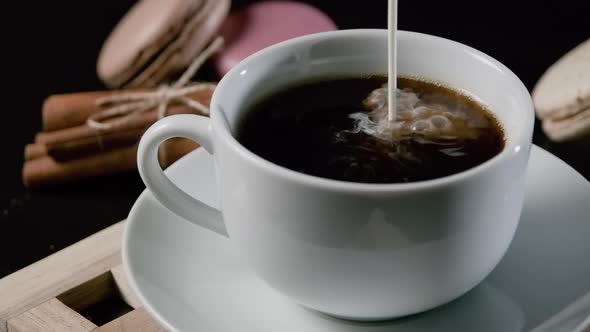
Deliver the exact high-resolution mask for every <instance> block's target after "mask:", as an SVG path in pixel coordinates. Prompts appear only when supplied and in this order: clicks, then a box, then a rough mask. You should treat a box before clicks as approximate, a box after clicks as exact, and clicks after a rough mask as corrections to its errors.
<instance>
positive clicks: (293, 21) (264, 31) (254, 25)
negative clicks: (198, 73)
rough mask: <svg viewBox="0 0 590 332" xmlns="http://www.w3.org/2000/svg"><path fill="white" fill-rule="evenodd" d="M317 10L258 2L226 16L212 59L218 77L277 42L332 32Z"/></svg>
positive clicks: (293, 4)
mask: <svg viewBox="0 0 590 332" xmlns="http://www.w3.org/2000/svg"><path fill="white" fill-rule="evenodd" d="M336 29H337V27H336V24H334V22H333V21H332V20H331V19H330V17H328V16H327V15H326V14H324V13H323V12H322V11H320V10H319V9H317V8H315V7H312V6H310V5H308V4H305V3H302V2H296V1H261V2H255V3H253V4H251V5H248V6H246V7H244V8H243V9H241V10H239V11H237V12H234V13H232V14H230V16H229V17H228V18H227V20H226V21H225V22H224V24H223V26H222V27H221V30H220V33H221V35H222V36H223V37H224V39H225V47H224V49H223V51H222V52H220V53H219V54H218V55H217V56H216V57H215V59H214V66H215V68H216V70H217V73H218V74H219V75H220V76H223V75H225V73H227V72H228V71H229V70H230V69H231V68H232V67H234V66H235V65H236V64H238V63H239V62H240V61H242V60H243V59H245V58H246V57H248V56H249V55H251V54H253V53H255V52H257V51H259V50H261V49H263V48H265V47H267V46H270V45H273V44H276V43H278V42H281V41H284V40H287V39H291V38H294V37H299V36H303V35H307V34H311V33H316V32H322V31H330V30H336Z"/></svg>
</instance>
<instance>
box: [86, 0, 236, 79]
mask: <svg viewBox="0 0 590 332" xmlns="http://www.w3.org/2000/svg"><path fill="white" fill-rule="evenodd" d="M230 4H231V3H230V0H140V1H139V2H137V3H136V4H135V5H134V6H133V8H131V10H130V11H129V12H128V13H127V14H126V15H125V16H124V17H123V18H122V19H121V21H120V22H119V23H118V24H117V26H116V27H115V29H114V30H113V32H112V33H111V34H110V36H109V37H108V38H107V40H106V41H105V43H104V45H103V47H102V50H101V52H100V55H99V57H98V62H97V73H98V76H99V77H100V79H101V80H102V81H103V82H104V83H105V84H106V85H107V86H110V87H155V86H157V85H159V84H161V83H162V82H164V81H165V80H166V79H169V78H170V76H172V75H173V74H175V73H177V72H179V71H180V70H183V69H184V68H186V67H187V66H188V65H189V64H190V63H191V61H192V60H193V59H194V58H195V57H196V56H197V55H198V54H199V53H200V52H201V51H202V50H203V49H204V48H205V47H206V46H207V44H208V43H209V42H210V41H211V40H212V39H213V38H214V37H215V36H216V35H217V32H218V30H219V28H220V27H221V24H222V23H223V21H224V20H225V18H226V16H227V14H228V12H229V9H230Z"/></svg>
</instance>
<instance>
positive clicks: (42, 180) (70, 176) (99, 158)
mask: <svg viewBox="0 0 590 332" xmlns="http://www.w3.org/2000/svg"><path fill="white" fill-rule="evenodd" d="M136 150H137V147H136V146H128V147H124V148H119V149H115V150H111V151H107V152H103V153H100V154H96V155H92V156H88V157H85V158H80V159H74V160H71V161H68V162H65V163H60V162H57V161H55V160H54V159H53V158H51V157H50V156H43V157H40V158H37V159H33V160H27V161H26V162H25V164H24V166H23V171H22V175H23V183H24V184H25V186H26V187H40V186H44V185H52V184H61V183H65V182H70V181H75V180H80V179H84V178H90V177H95V176H101V175H108V174H115V173H120V172H125V171H131V170H134V169H135V168H136V167H137V166H136V161H135V158H136V153H137V151H136Z"/></svg>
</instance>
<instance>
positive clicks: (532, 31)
mask: <svg viewBox="0 0 590 332" xmlns="http://www.w3.org/2000/svg"><path fill="white" fill-rule="evenodd" d="M399 1H400V4H399V10H400V13H401V15H400V17H399V27H400V29H404V30H413V31H419V32H425V33H430V34H434V35H438V36H443V37H447V38H450V39H454V40H457V41H459V42H462V43H465V44H468V45H470V46H473V47H475V48H478V49H480V50H481V51H483V52H485V53H487V54H489V55H491V56H493V57H495V58H496V59H498V60H499V61H501V62H503V63H504V64H505V65H507V66H508V67H509V68H511V69H512V70H513V71H514V72H515V73H516V74H517V75H518V76H519V77H520V78H521V79H522V81H523V82H524V83H525V84H526V85H527V87H529V89H532V87H533V86H534V84H535V82H536V81H537V79H538V78H539V77H540V75H541V74H542V73H543V71H544V70H545V69H546V68H547V67H548V66H549V65H550V64H552V63H553V62H554V61H555V60H557V59H558V58H559V57H560V56H561V55H562V54H563V53H565V52H566V51H568V50H569V49H571V48H573V47H574V46H576V45H577V44H579V43H580V42H582V41H584V40H585V39H587V38H590V25H589V23H588V15H589V13H590V1H587V0H580V1H574V0H559V1H558V0H551V1H542V0H538V1H522V0H513V1H503V0H502V1H500V0H495V1H469V2H459V1H452V0H448V1H425V0H422V1H420V0H399ZM247 2H250V1H234V4H233V6H234V8H237V7H239V6H242V5H244V4H245V3H247ZM308 2H310V3H313V4H315V5H316V6H318V7H320V8H321V9H323V10H324V11H325V12H326V13H327V14H328V15H329V16H331V17H332V18H333V19H334V20H335V21H336V23H337V25H338V26H339V27H340V28H385V27H386V10H387V7H386V6H387V1H386V0H366V1H360V0H350V1H348V0H346V1H343V0H318V1H308ZM7 3H11V4H10V5H7V4H5V5H4V6H3V8H2V14H1V15H2V20H0V21H1V22H0V24H1V25H2V30H1V31H2V48H1V51H0V54H1V55H0V56H1V59H2V62H1V64H2V66H1V68H2V71H0V84H1V87H0V94H1V99H0V107H1V108H2V110H0V147H1V148H2V152H1V153H0V158H1V163H0V165H1V166H0V167H1V169H0V171H1V172H0V277H2V276H4V275H6V274H8V273H11V272H14V271H16V270H17V269H20V268H22V267H24V266H26V265H29V264H31V263H33V262H34V261H36V260H39V259H41V258H43V257H45V256H47V255H49V254H51V253H53V252H55V251H58V250H60V249H62V248H64V247H65V246H67V245H69V244H72V243H74V242H76V241H78V240H80V239H82V238H84V237H86V236H88V235H90V234H92V233H95V232H96V231H98V230H100V229H102V228H104V227H106V226H108V225H111V224H113V223H115V222H117V221H119V220H122V219H124V218H125V217H126V216H127V213H128V211H129V209H130V208H131V206H132V204H133V202H134V201H135V199H136V198H137V196H138V195H139V194H140V193H141V191H142V190H143V189H144V186H143V184H142V183H141V180H140V179H139V176H138V175H137V174H135V173H130V174H122V175H118V176H112V177H107V178H102V179H95V180H91V181H84V182H79V183H76V184H72V185H63V186H59V187H54V188H47V189H44V190H34V191H30V190H26V189H24V187H23V185H22V182H21V167H22V163H23V147H24V145H25V144H26V143H29V142H32V141H33V137H34V134H35V133H36V132H37V131H39V130H40V127H41V116H40V114H41V104H42V101H43V99H44V98H45V97H46V96H48V95H50V94H53V93H64V92H75V91H86V90H97V89H98V90H100V89H104V86H103V85H102V84H101V83H100V81H99V80H98V78H97V77H96V74H95V63H96V58H97V55H98V52H99V50H100V47H101V45H102V42H103V41H104V39H105V38H106V36H107V35H108V33H109V32H110V30H111V29H112V27H113V26H114V25H115V23H116V22H117V21H118V19H119V18H120V17H121V16H122V15H123V14H124V13H125V12H126V10H127V9H128V8H129V7H130V6H131V5H132V4H133V3H134V1H129V0H100V1H99V0H94V1H91V0H88V1H73V0H71V1H65V0H62V1H35V2H31V1H11V2H7ZM589 141H590V140H589ZM534 142H535V143H536V144H538V145H540V146H541V147H543V148H545V149H547V150H549V151H551V152H552V153H554V154H555V155H557V156H558V157H560V158H561V159H563V160H564V161H566V162H567V163H568V164H570V165H572V166H573V167H574V168H575V169H576V170H578V172H580V173H581V174H582V175H584V176H585V177H586V178H587V179H588V178H590V161H589V159H588V158H587V156H590V143H589V142H587V143H586V144H584V143H569V144H555V143H550V142H549V141H548V140H547V139H546V137H545V136H544V135H543V134H542V132H541V131H540V130H539V128H538V126H537V129H536V131H535V137H534ZM548 190H550V189H549V188H548Z"/></svg>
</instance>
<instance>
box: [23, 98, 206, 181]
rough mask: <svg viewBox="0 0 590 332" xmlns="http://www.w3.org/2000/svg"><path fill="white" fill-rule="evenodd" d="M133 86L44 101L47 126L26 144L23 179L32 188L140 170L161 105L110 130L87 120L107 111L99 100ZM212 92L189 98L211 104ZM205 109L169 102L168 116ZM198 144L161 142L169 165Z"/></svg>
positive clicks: (162, 156) (162, 160)
mask: <svg viewBox="0 0 590 332" xmlns="http://www.w3.org/2000/svg"><path fill="white" fill-rule="evenodd" d="M126 92H128V91H98V92H82V93H71V94H61V95H53V96H50V97H49V98H47V99H46V100H45V103H44V105H43V113H42V119H43V131H42V132H40V133H38V134H37V135H36V137H35V142H34V143H32V144H28V145H27V146H26V147H25V163H24V166H23V170H22V176H23V182H24V184H25V186H27V187H40V186H44V185H52V184H61V183H66V182H70V181H75V180H79V179H84V178H90V177H96V176H103V175H109V174H114V173H120V172H127V171H132V170H135V169H137V163H136V155H137V143H138V142H139V139H140V138H141V135H142V134H143V132H144V131H145V130H146V129H147V128H148V127H149V126H150V125H151V124H153V123H154V122H156V121H157V120H158V114H157V111H156V109H155V108H154V109H151V110H148V111H146V112H143V113H138V114H135V115H133V116H129V117H128V118H127V119H126V121H124V123H123V124H121V125H117V126H116V127H114V128H112V129H109V130H105V129H95V128H93V127H90V126H88V125H87V124H86V121H87V119H88V117H89V116H91V115H93V114H96V113H98V112H101V111H103V110H104V107H103V106H98V105H97V100H98V99H99V98H103V97H106V96H111V95H115V94H121V93H126ZM211 95H212V91H211V90H208V89H207V90H202V91H197V92H194V93H191V94H188V95H187V97H189V98H191V99H193V100H196V101H198V102H200V103H201V104H203V105H205V106H207V107H208V106H209V103H210V100H211ZM182 113H189V114H199V112H198V111H195V110H194V109H192V108H189V107H187V106H186V105H184V104H180V103H177V104H174V103H171V104H170V105H168V107H167V110H166V115H172V114H182ZM197 147H198V145H197V144H196V143H195V142H193V141H190V140H188V139H183V138H174V139H170V140H168V141H166V142H165V143H164V144H162V145H161V146H160V151H159V154H160V164H161V165H162V167H163V168H165V167H167V166H169V165H170V164H172V163H173V162H174V161H176V160H178V159H179V158H180V157H182V156H183V155H185V154H186V153H188V152H190V151H192V150H194V149H195V148H197Z"/></svg>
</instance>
